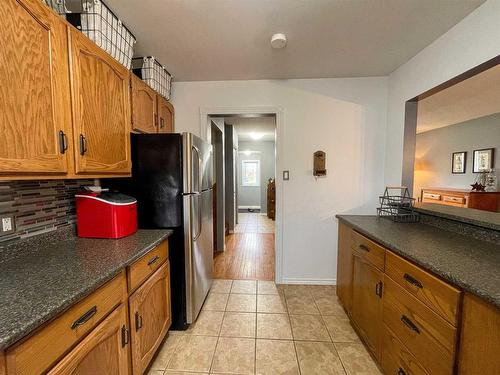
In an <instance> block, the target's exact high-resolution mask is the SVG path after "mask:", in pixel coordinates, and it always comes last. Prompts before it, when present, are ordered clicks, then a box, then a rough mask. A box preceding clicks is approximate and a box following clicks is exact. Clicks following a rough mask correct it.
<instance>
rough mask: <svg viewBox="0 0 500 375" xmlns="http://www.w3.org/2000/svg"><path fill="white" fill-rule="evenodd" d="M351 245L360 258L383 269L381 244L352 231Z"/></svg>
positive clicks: (383, 255) (383, 257)
mask: <svg viewBox="0 0 500 375" xmlns="http://www.w3.org/2000/svg"><path fill="white" fill-rule="evenodd" d="M351 247H352V249H353V250H354V251H355V252H356V254H357V255H358V256H359V257H360V258H362V259H364V260H366V261H367V262H368V263H370V264H373V265H374V266H375V267H377V268H378V269H380V270H382V271H383V270H384V263H385V249H384V248H383V247H382V246H380V245H378V244H376V243H375V242H373V241H372V240H369V239H368V238H366V237H365V236H363V235H361V234H359V233H358V232H355V231H352V232H351Z"/></svg>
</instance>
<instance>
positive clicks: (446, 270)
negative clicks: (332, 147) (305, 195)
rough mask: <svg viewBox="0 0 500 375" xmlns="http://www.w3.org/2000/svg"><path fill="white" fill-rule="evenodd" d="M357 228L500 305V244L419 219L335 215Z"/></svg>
mask: <svg viewBox="0 0 500 375" xmlns="http://www.w3.org/2000/svg"><path fill="white" fill-rule="evenodd" d="M337 218H338V219H339V220H340V221H342V222H344V223H345V224H347V225H349V226H351V227H352V228H354V229H355V230H357V231H358V232H360V233H362V234H364V235H366V236H367V237H369V238H370V239H372V240H374V241H376V242H378V243H380V244H381V245H383V246H385V247H386V248H388V249H390V250H392V251H394V252H395V253H396V254H399V255H401V256H402V257H403V258H406V259H408V260H410V261H413V262H414V263H416V264H418V265H420V266H421V267H423V268H424V269H426V270H428V271H431V272H432V273H434V274H435V275H437V276H440V277H441V278H443V279H444V280H446V281H448V282H450V283H451V284H453V285H456V286H457V287H459V288H461V289H463V290H465V291H467V292H470V293H472V294H475V295H477V296H479V297H481V298H484V299H485V300H487V301H489V302H491V303H493V304H494V305H496V306H497V307H499V308H500V244H495V243H491V242H486V241H480V240H477V239H474V238H472V237H468V236H464V235H462V234H457V233H454V232H449V231H446V230H444V229H440V228H438V227H434V226H431V225H427V224H421V223H395V222H393V221H391V220H389V219H386V218H378V217H377V216H361V215H360V216H358V215H337Z"/></svg>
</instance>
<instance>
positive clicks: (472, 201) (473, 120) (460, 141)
mask: <svg viewBox="0 0 500 375" xmlns="http://www.w3.org/2000/svg"><path fill="white" fill-rule="evenodd" d="M415 108H416V111H415V110H414V113H416V121H414V126H415V125H416V132H415V133H416V136H415V140H414V142H415V143H414V147H415V155H414V163H413V196H414V198H416V200H417V202H421V203H424V204H426V203H432V204H434V205H440V206H453V207H457V208H462V209H476V210H482V211H490V212H496V213H500V192H499V187H500V184H499V180H500V176H499V172H500V170H499V168H500V64H498V62H497V63H496V65H493V66H488V67H487V68H486V69H484V70H483V69H479V67H478V69H477V70H476V71H474V72H473V73H471V72H469V73H468V74H466V75H464V77H457V78H456V79H454V80H452V81H451V82H449V83H447V84H445V85H444V87H443V86H441V87H439V88H436V89H435V90H431V91H430V92H429V93H427V94H423V95H421V96H420V97H418V98H416V107H415ZM455 212H457V211H455ZM458 212H459V211H458ZM499 216H500V214H499Z"/></svg>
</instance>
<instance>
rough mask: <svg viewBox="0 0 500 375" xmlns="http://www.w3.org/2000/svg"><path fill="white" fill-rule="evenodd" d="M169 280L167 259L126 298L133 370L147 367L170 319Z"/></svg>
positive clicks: (135, 372) (136, 370)
mask: <svg viewBox="0 0 500 375" xmlns="http://www.w3.org/2000/svg"><path fill="white" fill-rule="evenodd" d="M169 280H170V267H169V264H168V262H166V263H165V264H163V265H162V266H161V267H160V268H159V269H158V270H157V271H156V272H155V273H154V274H153V275H152V276H151V277H150V278H149V279H148V280H147V281H146V282H145V283H144V284H142V285H141V286H140V287H139V288H138V289H137V290H136V291H135V292H134V294H132V296H131V297H130V299H129V304H130V321H131V323H132V364H133V370H134V371H133V372H134V374H142V373H143V371H144V370H145V369H146V368H147V367H148V365H149V362H150V361H151V359H152V358H153V356H154V354H155V352H156V349H158V347H159V346H160V344H161V342H162V340H163V338H164V337H165V334H166V333H167V331H168V328H169V327H170V324H171V323H172V317H171V309H170V286H169Z"/></svg>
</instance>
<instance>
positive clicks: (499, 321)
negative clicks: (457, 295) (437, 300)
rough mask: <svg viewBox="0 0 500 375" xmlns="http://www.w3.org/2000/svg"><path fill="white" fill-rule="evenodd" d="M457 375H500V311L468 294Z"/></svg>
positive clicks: (463, 317) (464, 305) (464, 306)
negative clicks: (499, 374)
mask: <svg viewBox="0 0 500 375" xmlns="http://www.w3.org/2000/svg"><path fill="white" fill-rule="evenodd" d="M458 373H459V374H461V375H476V374H498V373H500V309H499V308H498V307H495V306H493V305H492V304H490V303H488V302H486V301H484V300H482V299H481V298H478V297H476V296H473V295H471V294H468V293H466V294H465V297H464V304H463V309H462V332H461V337H460V350H459V353H458Z"/></svg>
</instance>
